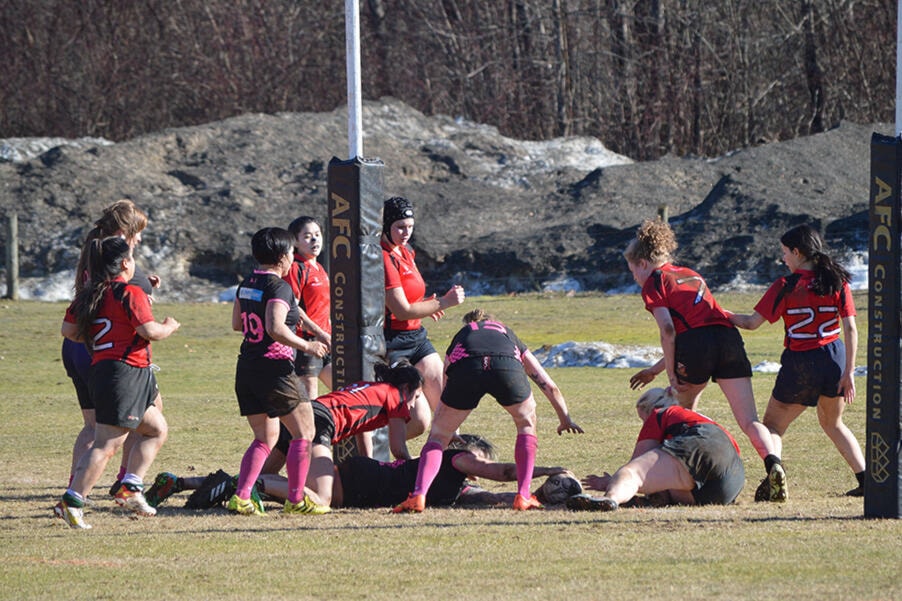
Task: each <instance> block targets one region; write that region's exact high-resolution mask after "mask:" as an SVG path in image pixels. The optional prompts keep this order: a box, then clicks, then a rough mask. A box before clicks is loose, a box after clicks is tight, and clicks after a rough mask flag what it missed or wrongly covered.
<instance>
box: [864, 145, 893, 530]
mask: <svg viewBox="0 0 902 601" xmlns="http://www.w3.org/2000/svg"><path fill="white" fill-rule="evenodd" d="M900 174H902V141H900V139H899V138H891V137H888V136H883V135H880V134H877V133H875V134H873V135H872V136H871V179H870V210H869V227H868V229H869V235H868V343H867V349H868V351H867V352H868V378H867V445H866V447H867V448H866V456H865V459H866V465H867V470H866V476H865V483H864V515H865V517H874V518H898V517H902V495H900V492H902V480H900V473H899V449H900V442H902V441H900V422H899V420H900V401H902V394H900V388H902V382H900V379H899V377H900V374H902V371H900V363H902V351H900V349H902V342H900V337H899V335H900V313H899V311H900V309H902V304H900V286H902V279H900V260H902V252H900V242H902V237H900V216H902V211H900V182H902V175H900Z"/></svg>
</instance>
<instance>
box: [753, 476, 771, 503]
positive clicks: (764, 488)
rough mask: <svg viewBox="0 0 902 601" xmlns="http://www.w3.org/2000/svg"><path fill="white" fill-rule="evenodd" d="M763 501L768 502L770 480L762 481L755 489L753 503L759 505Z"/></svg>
mask: <svg viewBox="0 0 902 601" xmlns="http://www.w3.org/2000/svg"><path fill="white" fill-rule="evenodd" d="M764 501H770V480H768V479H767V478H764V479H762V480H761V484H759V485H758V488H756V489H755V502H756V503H761V502H764Z"/></svg>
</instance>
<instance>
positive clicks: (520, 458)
mask: <svg viewBox="0 0 902 601" xmlns="http://www.w3.org/2000/svg"><path fill="white" fill-rule="evenodd" d="M538 447H539V442H538V440H536V437H535V436H534V435H532V434H517V443H516V444H515V445H514V461H515V462H516V464H517V492H518V493H520V496H522V497H523V498H524V499H528V498H529V497H530V495H532V492H530V490H529V487H530V486H532V470H533V468H534V467H535V466H536V449H538Z"/></svg>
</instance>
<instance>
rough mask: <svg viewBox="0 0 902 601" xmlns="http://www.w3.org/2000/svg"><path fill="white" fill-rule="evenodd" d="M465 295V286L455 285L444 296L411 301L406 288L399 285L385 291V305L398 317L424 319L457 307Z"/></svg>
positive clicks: (402, 318) (401, 318)
mask: <svg viewBox="0 0 902 601" xmlns="http://www.w3.org/2000/svg"><path fill="white" fill-rule="evenodd" d="M465 296H466V295H465V294H464V289H463V287H462V286H458V285H454V286H452V287H451V289H450V290H448V292H446V293H445V295H444V296H442V297H438V296H436V295H435V294H433V295H432V296H429V297H426V298H424V299H423V300H421V301H417V302H415V303H411V302H408V301H407V297H406V296H404V289H403V288H402V287H400V286H398V287H397V288H389V289H388V290H386V291H385V306H386V307H388V310H389V311H391V313H392V315H394V316H395V317H396V318H397V319H400V320H407V319H423V318H425V317H430V316H433V315H436V314H441V313H443V312H444V310H445V309H448V308H450V307H456V306H457V305H459V304H461V303H462V302H464V298H465ZM439 317H441V315H439Z"/></svg>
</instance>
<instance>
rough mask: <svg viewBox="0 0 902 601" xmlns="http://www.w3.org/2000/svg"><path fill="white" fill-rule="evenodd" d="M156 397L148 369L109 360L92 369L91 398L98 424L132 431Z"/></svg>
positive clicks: (155, 388)
mask: <svg viewBox="0 0 902 601" xmlns="http://www.w3.org/2000/svg"><path fill="white" fill-rule="evenodd" d="M159 394H160V389H159V388H158V387H157V379H156V378H155V377H154V375H153V369H151V368H150V367H133V366H131V365H129V364H127V363H123V362H122V361H115V360H111V359H110V360H105V361H100V362H98V363H96V364H95V365H92V366H91V398H93V399H94V410H95V411H96V417H97V423H98V424H105V425H107V426H117V427H119V428H128V429H129V430H134V429H135V428H137V427H138V425H139V424H140V423H141V420H142V419H144V413H145V412H146V411H147V408H148V407H150V406H152V405H153V404H154V401H155V400H156V398H157V395H159Z"/></svg>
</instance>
